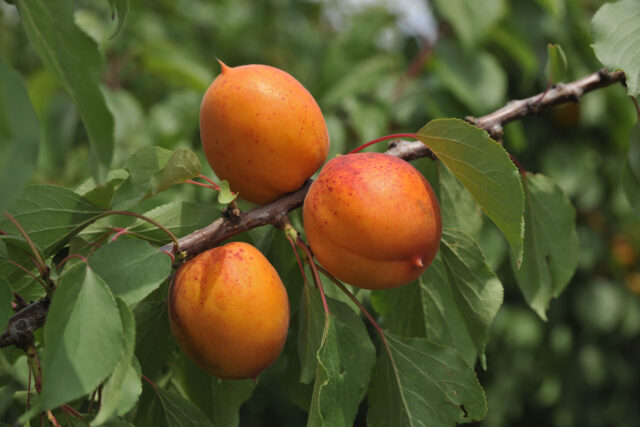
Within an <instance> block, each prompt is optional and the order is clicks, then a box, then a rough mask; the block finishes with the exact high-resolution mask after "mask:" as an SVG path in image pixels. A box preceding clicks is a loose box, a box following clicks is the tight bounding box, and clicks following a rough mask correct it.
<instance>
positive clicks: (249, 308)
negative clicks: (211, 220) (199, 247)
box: [169, 242, 289, 379]
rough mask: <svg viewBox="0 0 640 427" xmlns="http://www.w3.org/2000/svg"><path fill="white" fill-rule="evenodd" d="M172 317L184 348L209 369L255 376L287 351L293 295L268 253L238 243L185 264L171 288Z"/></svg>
mask: <svg viewBox="0 0 640 427" xmlns="http://www.w3.org/2000/svg"><path fill="white" fill-rule="evenodd" d="M169 318H170V323H171V330H172V331H173V334H174V336H175V337H176V340H177V341H178V343H179V344H180V347H181V348H182V350H183V351H184V352H185V353H186V354H187V356H189V357H190V358H191V360H193V361H194V362H195V363H196V364H197V365H198V366H200V367H201V368H202V369H203V370H204V371H206V372H208V373H210V374H213V375H216V376H218V377H220V378H226V379H241V378H255V377H256V376H257V375H258V374H259V373H260V372H261V371H263V370H264V369H265V368H267V367H268V366H269V365H271V364H272V363H273V362H274V361H275V360H276V359H277V358H278V356H279V355H280V353H281V352H282V348H283V346H284V343H285V340H286V337H287V331H288V327H289V299H288V297H287V292H286V290H285V287H284V285H283V284H282V281H281V280H280V277H279V276H278V273H277V272H276V270H275V269H274V268H273V266H272V265H271V264H270V263H269V261H267V259H266V258H265V257H264V255H262V254H261V253H260V251H258V250H257V249H256V248H255V247H254V246H251V245H249V244H247V243H242V242H233V243H228V244H226V245H224V246H221V247H217V248H213V249H210V250H208V251H205V252H203V253H201V254H199V255H198V256H196V257H195V258H193V259H192V260H189V261H187V262H186V263H185V264H183V265H182V266H181V267H180V269H179V270H178V272H177V274H176V276H175V278H174V280H173V282H172V284H171V288H170V293H169Z"/></svg>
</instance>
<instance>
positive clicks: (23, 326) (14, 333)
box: [0, 70, 625, 347]
mask: <svg viewBox="0 0 640 427" xmlns="http://www.w3.org/2000/svg"><path fill="white" fill-rule="evenodd" d="M624 81H625V77H624V73H623V72H622V71H616V72H614V73H609V72H608V71H606V70H600V71H598V72H596V73H593V74H590V75H588V76H586V77H583V78H581V79H579V80H576V81H574V82H571V83H567V84H557V85H555V86H554V87H553V88H552V89H550V90H549V91H548V92H547V94H546V95H545V96H544V97H543V98H542V99H541V100H539V99H540V97H541V95H542V94H541V93H539V94H537V95H534V96H532V97H529V98H526V99H522V100H516V101H511V102H509V103H508V104H507V105H505V106H504V107H502V108H500V109H499V110H496V111H494V112H492V113H489V114H487V115H485V116H482V117H478V118H475V117H467V118H466V120H467V121H468V122H469V123H471V124H473V125H475V126H477V127H479V128H481V129H485V130H486V131H487V132H489V134H490V135H491V137H493V138H494V139H496V140H500V139H501V138H502V127H503V126H504V125H505V124H507V123H509V122H512V121H514V120H518V119H521V118H523V117H526V116H528V115H531V114H535V113H537V112H539V111H541V110H544V109H547V108H549V107H552V106H554V105H558V104H563V103H568V102H578V101H579V100H580V98H581V97H582V95H584V94H585V93H587V92H591V91H592V90H596V89H598V88H601V87H605V86H609V85H612V84H614V83H624ZM387 153H388V154H390V155H392V156H396V157H399V158H401V159H404V160H407V161H410V160H415V159H419V158H422V157H430V158H432V159H435V158H436V157H435V155H434V154H433V152H432V151H431V150H429V148H428V147H427V146H425V145H424V144H423V143H422V142H420V141H398V142H392V143H391V144H390V145H389V149H388V150H387ZM310 185H311V180H308V181H307V182H306V183H305V184H304V185H303V186H302V187H301V188H300V189H298V190H296V191H294V192H293V193H289V194H286V195H284V196H283V197H281V198H280V199H278V200H276V201H274V202H271V203H269V204H267V205H264V206H260V207H258V208H255V209H252V210H250V211H248V212H241V213H240V214H239V215H227V216H224V217H223V218H220V219H218V220H216V221H215V222H213V223H212V224H211V225H209V226H207V227H205V228H203V229H200V230H197V231H195V232H193V233H191V234H189V235H187V236H184V237H182V238H180V239H178V244H179V250H180V252H181V258H183V259H189V258H192V257H194V256H196V255H197V254H199V253H201V252H203V251H205V250H207V249H209V248H213V247H215V246H216V245H218V244H219V243H221V242H223V241H224V240H226V239H228V238H230V237H232V236H235V235H236V234H239V233H242V232H245V231H248V230H251V229H253V228H256V227H260V226H263V225H275V226H280V225H281V224H282V222H283V220H284V218H285V217H286V215H287V214H288V213H289V212H290V211H292V210H294V209H297V208H299V207H300V206H302V204H303V202H304V198H305V196H306V194H307V191H308V190H309V186H310ZM172 246H173V244H169V245H165V246H163V247H162V248H161V249H162V250H166V251H171V250H172ZM48 307H49V300H48V299H42V300H40V301H38V302H35V303H33V304H30V305H29V306H27V307H25V308H24V309H22V310H21V311H20V312H18V313H17V314H15V315H14V316H13V317H12V318H11V319H9V325H8V326H7V328H6V329H5V331H4V333H3V334H2V335H1V336H0V347H6V346H9V345H18V346H20V345H23V344H24V343H25V342H27V341H26V340H28V339H30V337H32V333H33V331H34V330H36V329H38V328H40V327H42V326H43V325H44V320H45V317H46V313H47V310H48Z"/></svg>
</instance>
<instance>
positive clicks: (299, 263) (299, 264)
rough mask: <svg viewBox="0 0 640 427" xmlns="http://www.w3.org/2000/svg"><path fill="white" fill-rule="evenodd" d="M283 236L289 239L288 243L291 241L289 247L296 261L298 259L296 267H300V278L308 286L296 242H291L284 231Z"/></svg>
mask: <svg viewBox="0 0 640 427" xmlns="http://www.w3.org/2000/svg"><path fill="white" fill-rule="evenodd" d="M285 237H286V238H287V240H288V241H289V243H291V249H293V253H294V255H295V256H296V261H298V268H299V269H300V274H302V279H303V280H304V285H305V286H306V287H307V288H308V287H309V286H310V285H309V282H308V281H307V275H306V274H305V272H304V266H303V265H302V261H300V257H299V256H298V251H297V249H296V244H295V243H293V240H292V239H291V237H289V236H288V235H287V234H286V232H285Z"/></svg>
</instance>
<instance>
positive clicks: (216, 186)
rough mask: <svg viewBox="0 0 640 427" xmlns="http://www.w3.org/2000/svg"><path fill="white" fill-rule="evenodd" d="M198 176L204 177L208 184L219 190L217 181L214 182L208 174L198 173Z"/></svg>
mask: <svg viewBox="0 0 640 427" xmlns="http://www.w3.org/2000/svg"><path fill="white" fill-rule="evenodd" d="M198 177H199V178H202V179H204V180H205V181H207V182H208V183H209V184H211V185H212V186H213V188H215V189H216V190H218V191H220V186H219V185H218V183H216V182H215V181H214V180H212V179H211V178H209V177H208V176H206V175H203V174H200V175H198Z"/></svg>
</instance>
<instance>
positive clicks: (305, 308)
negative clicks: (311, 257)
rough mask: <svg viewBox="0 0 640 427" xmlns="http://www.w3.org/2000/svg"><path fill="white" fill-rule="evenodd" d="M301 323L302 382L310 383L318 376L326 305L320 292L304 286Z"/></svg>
mask: <svg viewBox="0 0 640 427" xmlns="http://www.w3.org/2000/svg"><path fill="white" fill-rule="evenodd" d="M299 316H300V325H299V329H298V356H299V359H300V382H301V383H303V384H309V383H310V382H311V381H313V379H314V378H315V376H316V369H317V366H318V359H317V353H318V349H319V348H320V343H321V341H322V335H323V331H324V326H325V325H324V322H325V319H324V307H323V306H322V299H321V297H320V292H319V291H318V290H317V289H315V288H310V287H309V286H304V291H303V293H302V297H301V298H300V314H299Z"/></svg>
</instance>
